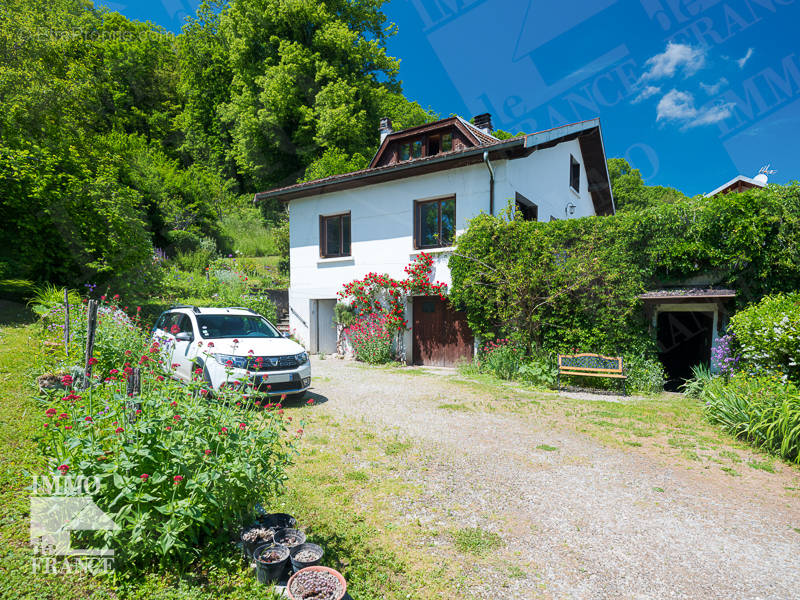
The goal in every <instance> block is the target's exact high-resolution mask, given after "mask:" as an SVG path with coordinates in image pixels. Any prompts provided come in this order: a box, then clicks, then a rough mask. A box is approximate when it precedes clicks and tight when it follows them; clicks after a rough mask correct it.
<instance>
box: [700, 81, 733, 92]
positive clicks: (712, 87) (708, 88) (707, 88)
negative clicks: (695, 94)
mask: <svg viewBox="0 0 800 600" xmlns="http://www.w3.org/2000/svg"><path fill="white" fill-rule="evenodd" d="M726 85H728V80H727V79H725V78H724V77H723V78H722V79H720V80H719V81H718V82H717V83H712V84H708V83H701V84H700V87H701V88H703V91H704V92H705V93H706V94H708V95H709V96H713V95H715V94H716V93H717V92H719V91H720V90H721V89H722V88H724V87H725V86H726Z"/></svg>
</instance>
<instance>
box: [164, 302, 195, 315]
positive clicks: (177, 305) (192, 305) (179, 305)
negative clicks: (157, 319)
mask: <svg viewBox="0 0 800 600" xmlns="http://www.w3.org/2000/svg"><path fill="white" fill-rule="evenodd" d="M173 308H191V309H192V312H193V313H195V314H198V315H199V314H200V307H198V306H195V305H194V304H174V305H172V306H170V307H169V310H172V309H173Z"/></svg>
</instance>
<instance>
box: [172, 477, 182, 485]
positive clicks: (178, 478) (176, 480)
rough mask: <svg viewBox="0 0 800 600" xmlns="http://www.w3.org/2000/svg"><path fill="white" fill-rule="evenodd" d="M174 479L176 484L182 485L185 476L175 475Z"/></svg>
mask: <svg viewBox="0 0 800 600" xmlns="http://www.w3.org/2000/svg"><path fill="white" fill-rule="evenodd" d="M172 481H173V482H174V483H175V485H180V484H181V481H183V476H182V475H175V477H173V478H172Z"/></svg>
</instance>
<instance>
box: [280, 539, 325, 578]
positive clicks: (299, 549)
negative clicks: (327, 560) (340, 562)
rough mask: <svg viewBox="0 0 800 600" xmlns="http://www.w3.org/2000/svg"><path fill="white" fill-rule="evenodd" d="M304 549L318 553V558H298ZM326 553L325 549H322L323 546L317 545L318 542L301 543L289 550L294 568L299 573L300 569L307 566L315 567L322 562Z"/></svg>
mask: <svg viewBox="0 0 800 600" xmlns="http://www.w3.org/2000/svg"><path fill="white" fill-rule="evenodd" d="M304 550H308V551H310V552H313V553H314V554H317V555H318V556H317V558H315V559H314V560H305V561H304V560H298V559H297V558H295V557H296V556H297V555H298V554H299V553H300V552H303V551H304ZM324 554H325V551H324V550H323V549H322V547H321V546H317V545H316V544H310V543H306V544H300V545H299V546H295V547H294V548H291V549H290V550H289V559H290V560H291V561H292V570H293V571H294V572H295V573H297V572H298V571H299V570H300V569H305V568H306V567H314V566H316V565H318V564H319V563H321V562H322V556H323V555H324Z"/></svg>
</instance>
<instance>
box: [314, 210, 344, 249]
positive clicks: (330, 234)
mask: <svg viewBox="0 0 800 600" xmlns="http://www.w3.org/2000/svg"><path fill="white" fill-rule="evenodd" d="M319 255H320V256H321V257H323V258H333V257H337V256H350V213H344V214H340V215H330V216H322V215H320V217H319Z"/></svg>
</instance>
